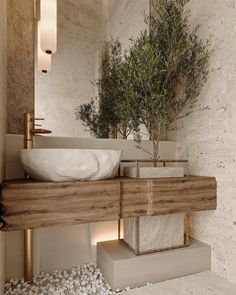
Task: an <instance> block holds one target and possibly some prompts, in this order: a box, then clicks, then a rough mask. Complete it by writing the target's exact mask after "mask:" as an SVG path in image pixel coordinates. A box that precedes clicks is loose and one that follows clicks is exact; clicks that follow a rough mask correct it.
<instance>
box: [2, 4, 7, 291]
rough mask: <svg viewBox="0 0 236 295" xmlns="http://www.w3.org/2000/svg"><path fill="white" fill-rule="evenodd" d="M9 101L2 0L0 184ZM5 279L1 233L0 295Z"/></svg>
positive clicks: (5, 28)
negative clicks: (7, 102)
mask: <svg viewBox="0 0 236 295" xmlns="http://www.w3.org/2000/svg"><path fill="white" fill-rule="evenodd" d="M6 101H7V0H0V183H1V181H2V180H3V178H4V145H5V133H6ZM4 277H5V235H4V233H3V232H0V294H3V289H4Z"/></svg>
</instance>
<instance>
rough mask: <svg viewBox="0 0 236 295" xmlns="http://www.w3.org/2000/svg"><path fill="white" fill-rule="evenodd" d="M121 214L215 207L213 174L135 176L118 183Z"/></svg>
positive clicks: (152, 214) (147, 213) (135, 214)
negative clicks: (202, 175) (165, 176)
mask: <svg viewBox="0 0 236 295" xmlns="http://www.w3.org/2000/svg"><path fill="white" fill-rule="evenodd" d="M121 198H122V202H121V217H122V218H126V217H137V216H155V215H163V214H170V213H177V212H186V211H204V210H214V209H216V180H215V178H214V177H195V176H191V177H184V178H163V179H146V180H141V179H136V180H133V181H131V180H130V181H124V182H122V183H121Z"/></svg>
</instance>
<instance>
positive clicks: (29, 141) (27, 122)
mask: <svg viewBox="0 0 236 295" xmlns="http://www.w3.org/2000/svg"><path fill="white" fill-rule="evenodd" d="M38 120H44V119H43V118H34V115H33V114H31V113H27V114H25V116H24V126H25V127H24V148H25V149H32V148H33V136H34V135H36V134H49V133H52V131H50V130H47V129H42V128H36V126H40V125H38V124H35V121H38ZM24 278H25V281H27V282H31V281H32V280H33V230H32V229H26V230H24Z"/></svg>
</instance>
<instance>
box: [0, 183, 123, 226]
mask: <svg viewBox="0 0 236 295" xmlns="http://www.w3.org/2000/svg"><path fill="white" fill-rule="evenodd" d="M2 205H3V210H4V215H3V216H2V218H3V220H4V221H5V223H6V227H5V228H4V230H18V229H26V228H40V227H49V226H57V225H70V224H71V225H73V224H80V223H92V222H98V221H108V220H116V219H118V218H119V215H120V184H119V182H116V181H112V180H111V181H109V182H108V181H105V182H103V181H99V182H65V183H64V182H63V183H53V182H26V183H25V182H21V183H6V184H4V185H3V189H2Z"/></svg>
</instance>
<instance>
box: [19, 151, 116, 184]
mask: <svg viewBox="0 0 236 295" xmlns="http://www.w3.org/2000/svg"><path fill="white" fill-rule="evenodd" d="M20 158H21V163H22V165H23V168H24V170H25V172H26V173H27V174H28V175H29V176H30V177H32V178H33V179H36V180H43V181H76V180H101V179H107V178H112V177H115V176H116V174H117V170H118V168H119V164H120V159H121V151H120V150H94V149H29V150H27V149H24V150H21V152H20Z"/></svg>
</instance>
